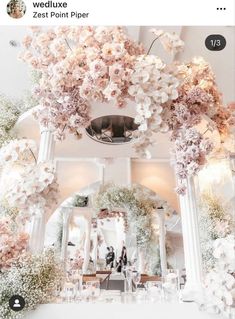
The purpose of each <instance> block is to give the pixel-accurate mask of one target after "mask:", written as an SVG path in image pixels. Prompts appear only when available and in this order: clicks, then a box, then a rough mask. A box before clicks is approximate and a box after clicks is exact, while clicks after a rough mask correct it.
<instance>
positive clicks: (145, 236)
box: [94, 184, 171, 247]
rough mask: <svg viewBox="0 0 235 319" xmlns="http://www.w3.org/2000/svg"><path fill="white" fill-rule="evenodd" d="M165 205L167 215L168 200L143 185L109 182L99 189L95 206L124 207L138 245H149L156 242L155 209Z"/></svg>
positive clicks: (111, 208)
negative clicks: (113, 183) (130, 185)
mask: <svg viewBox="0 0 235 319" xmlns="http://www.w3.org/2000/svg"><path fill="white" fill-rule="evenodd" d="M158 207H163V209H164V207H165V213H166V215H167V214H169V210H171V209H170V207H169V205H168V204H167V202H165V201H163V200H162V199H159V198H158V197H157V196H156V197H154V196H152V195H150V194H149V193H148V192H147V191H146V190H145V189H144V188H143V187H141V186H137V185H136V186H133V187H131V188H128V187H120V186H116V185H112V184H107V185H105V186H103V187H101V189H100V190H99V192H98V193H97V194H96V196H95V198H94V208H95V209H96V210H97V211H98V212H99V211H100V210H101V209H108V210H110V211H113V210H116V209H117V208H118V210H119V209H124V210H125V212H126V216H127V221H128V225H133V229H135V231H136V238H137V245H138V246H139V247H147V246H148V245H149V244H150V243H151V242H152V241H154V242H155V243H156V236H155V235H156V232H155V229H154V227H153V225H154V223H153V222H152V221H153V218H154V210H156V209H157V208H158Z"/></svg>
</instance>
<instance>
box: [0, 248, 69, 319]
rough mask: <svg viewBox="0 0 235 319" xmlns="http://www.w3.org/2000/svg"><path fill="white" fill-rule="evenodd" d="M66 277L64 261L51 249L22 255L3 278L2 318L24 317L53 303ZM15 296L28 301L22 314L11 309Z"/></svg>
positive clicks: (0, 292) (0, 278) (0, 293)
mask: <svg viewBox="0 0 235 319" xmlns="http://www.w3.org/2000/svg"><path fill="white" fill-rule="evenodd" d="M63 276H64V274H63V270H62V265H61V262H60V261H59V259H58V258H57V257H56V255H55V253H54V252H53V251H52V250H48V251H45V252H44V253H43V254H41V255H31V254H29V253H26V254H23V255H22V256H21V258H20V259H19V260H18V261H17V262H16V263H15V265H14V266H12V267H11V268H10V269H9V270H8V271H6V272H4V273H3V274H1V275H0V318H4V319H19V318H23V317H24V316H25V313H26V312H28V311H30V310H34V309H35V308H36V307H37V306H38V305H40V304H43V303H48V302H51V301H53V299H54V298H55V296H56V291H57V289H58V287H59V286H60V285H61V281H62V279H63ZM16 294H18V295H20V296H22V297H23V298H24V299H25V308H24V309H23V310H22V311H20V312H15V311H12V310H11V309H10V307H9V299H10V298H11V296H13V295H16Z"/></svg>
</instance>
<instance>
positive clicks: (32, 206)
mask: <svg viewBox="0 0 235 319" xmlns="http://www.w3.org/2000/svg"><path fill="white" fill-rule="evenodd" d="M36 149H37V148H36V143H35V142H34V141H32V140H27V139H23V140H12V141H11V142H10V143H9V144H6V145H5V146H3V147H2V148H1V150H0V164H1V166H2V167H3V172H2V179H1V185H0V190H1V194H0V201H1V204H2V205H3V206H6V207H7V208H8V209H9V208H10V209H14V208H17V210H18V211H19V215H18V218H19V221H25V220H27V219H28V218H29V217H30V216H32V215H34V214H36V213H37V212H39V211H45V212H47V211H48V210H51V209H52V208H53V207H54V205H55V204H56V203H57V198H58V184H57V182H56V174H55V168H54V165H53V163H51V162H44V163H36V157H35V152H36Z"/></svg>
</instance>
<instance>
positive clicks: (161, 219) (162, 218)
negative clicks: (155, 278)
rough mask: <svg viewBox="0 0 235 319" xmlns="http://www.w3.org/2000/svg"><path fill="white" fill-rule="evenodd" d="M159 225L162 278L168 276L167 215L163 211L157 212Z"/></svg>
mask: <svg viewBox="0 0 235 319" xmlns="http://www.w3.org/2000/svg"><path fill="white" fill-rule="evenodd" d="M157 217H158V225H159V250H160V260H161V271H162V277H163V276H165V275H166V270H167V259H166V228H165V214H164V210H163V209H158V210H157Z"/></svg>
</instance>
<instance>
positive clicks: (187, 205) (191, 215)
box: [180, 178, 202, 300]
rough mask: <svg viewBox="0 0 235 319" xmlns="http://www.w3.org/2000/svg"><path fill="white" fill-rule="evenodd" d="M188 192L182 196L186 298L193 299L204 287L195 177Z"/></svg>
mask: <svg viewBox="0 0 235 319" xmlns="http://www.w3.org/2000/svg"><path fill="white" fill-rule="evenodd" d="M186 186H187V191H186V194H185V195H184V196H183V195H181V196H180V208H181V222H182V231H183V242H184V256H185V268H186V276H187V282H186V286H185V290H184V298H185V299H190V300H193V299H194V297H195V293H197V292H200V291H201V289H202V260H201V247H200V238H199V228H198V216H197V215H198V214H197V199H196V193H195V186H194V181H193V178H190V179H188V180H187V185H186Z"/></svg>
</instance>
